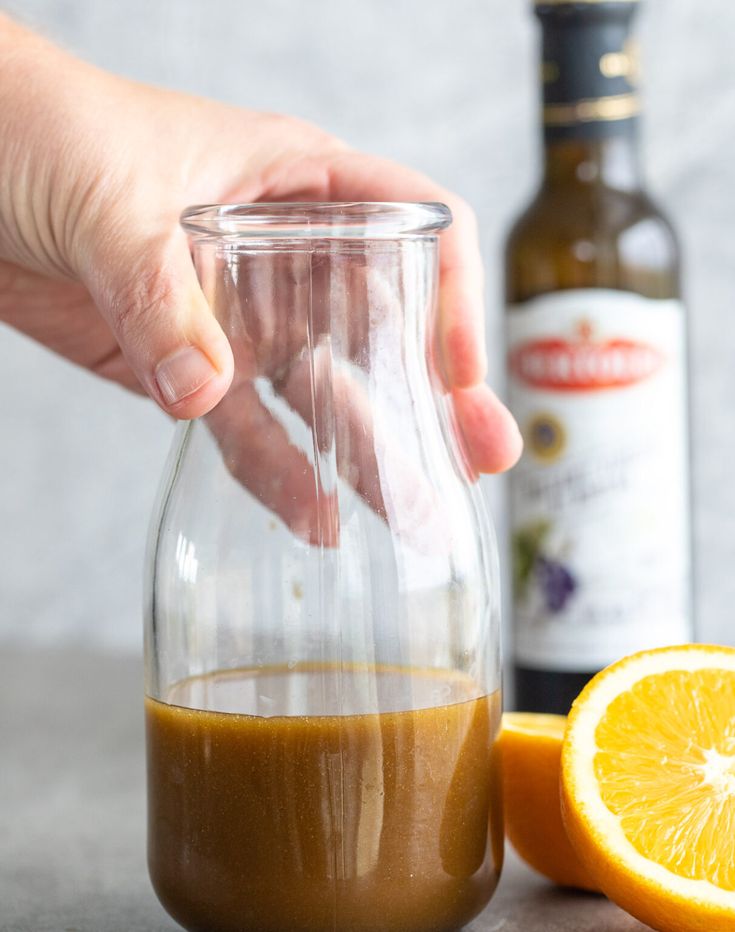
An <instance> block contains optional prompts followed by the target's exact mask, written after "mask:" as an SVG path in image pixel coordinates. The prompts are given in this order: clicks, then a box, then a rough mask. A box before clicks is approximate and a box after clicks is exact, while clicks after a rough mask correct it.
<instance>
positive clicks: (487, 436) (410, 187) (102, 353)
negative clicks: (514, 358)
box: [0, 15, 521, 510]
mask: <svg viewBox="0 0 735 932" xmlns="http://www.w3.org/2000/svg"><path fill="white" fill-rule="evenodd" d="M0 116H1V117H2V125H3V131H2V133H1V134H0V178H2V180H3V183H2V184H1V185H0V321H3V322H4V323H6V324H8V325H10V326H12V327H14V328H16V329H17V330H19V331H21V332H22V333H25V334H27V335H28V336H30V337H32V338H33V339H35V340H37V341H38V342H40V343H42V344H43V345H45V346H46V347H48V348H49V349H51V350H53V351H54V352H56V353H58V354H60V355H62V356H64V357H66V358H67V359H69V360H71V361H72V362H74V363H76V364H78V365H80V366H83V367H85V368H86V369H89V370H90V371H92V372H94V373H96V374H97V375H99V376H102V377H104V378H106V379H110V380H112V381H115V382H117V383H119V384H120V385H123V386H125V387H126V388H128V389H131V390H133V391H137V392H145V393H147V394H148V395H150V397H151V398H152V399H153V400H154V401H155V402H156V403H157V404H158V405H159V406H160V407H161V408H162V409H163V410H164V411H166V412H167V413H168V414H170V415H172V416H173V417H175V418H183V419H189V418H194V417H199V416H201V415H205V414H207V413H208V412H210V411H211V410H212V409H213V408H214V407H215V406H216V405H218V402H220V400H221V399H222V398H223V396H225V393H226V392H227V391H228V388H229V387H230V384H231V382H232V380H233V374H234V371H235V367H234V358H233V349H232V347H231V345H230V343H229V341H228V339H227V338H226V336H225V334H224V332H223V331H222V329H221V327H220V325H219V323H218V322H217V320H216V319H215V317H214V315H213V313H212V311H211V309H210V308H209V306H208V304H207V301H206V299H205V297H204V295H203V293H202V290H201V288H200V286H199V283H198V281H197V277H196V274H195V271H194V267H193V265H192V262H191V258H190V254H189V249H188V245H187V242H186V237H185V235H184V233H183V232H182V230H181V229H180V227H179V223H178V218H179V214H180V213H181V211H182V210H183V209H184V208H185V207H186V206H188V205H190V204H197V203H213V202H250V201H278V200H282V201H298V200H314V201H330V200H348V201H359V200H370V201H391V200H393V201H395V200H402V201H443V202H444V203H446V204H447V205H448V206H449V207H450V208H451V210H452V213H453V215H454V222H453V225H452V227H451V228H450V229H449V230H448V231H447V232H445V233H444V234H443V235H442V238H441V249H440V312H439V320H438V325H437V334H436V339H437V346H438V358H439V362H440V368H441V370H442V378H443V381H444V383H445V387H446V390H447V392H448V393H451V396H452V401H453V404H454V409H455V413H456V420H457V422H458V424H459V426H460V429H461V431H462V434H463V437H464V441H465V449H466V453H467V458H468V460H469V465H470V467H471V468H472V469H473V470H474V471H475V472H499V471H502V470H504V469H507V468H508V467H509V466H511V465H512V464H513V463H514V462H515V461H516V459H517V458H518V456H519V454H520V447H521V441H520V436H519V433H518V430H517V428H516V426H515V423H514V422H513V419H512V418H511V416H510V414H509V413H508V411H507V410H506V409H505V407H504V406H503V405H502V404H501V403H500V402H499V401H498V399H497V398H496V397H495V395H494V394H493V393H492V392H491V390H490V389H489V388H488V386H487V385H485V384H484V378H485V374H486V359H485V352H484V338H483V301H482V288H483V271H482V265H481V259H480V252H479V247H478V239H477V230H476V223H475V219H474V216H473V213H472V211H471V210H470V208H469V207H468V206H467V204H466V203H465V202H464V201H462V200H461V199H460V198H458V197H457V196H456V195H454V194H452V193H450V192H449V191H446V190H444V189H443V188H441V187H440V186H438V185H436V184H435V183H434V182H432V181H431V180H429V179H428V178H426V177H424V176H423V175H421V174H418V173H417V172H414V171H412V170H410V169H407V168H405V167H403V166H400V165H397V164H394V163H392V162H389V161H386V160H384V159H380V158H377V157H374V156H370V155H365V154H362V153H359V152H356V151H353V150H352V149H350V148H349V147H348V146H347V145H345V144H344V143H343V142H342V141H340V140H338V139H336V138H334V137H333V136H331V135H329V134H327V133H325V132H323V131H322V130H321V129H319V128H317V127H316V126H313V125H311V124H309V123H306V122H304V121H301V120H298V119H295V118H293V117H287V116H279V115H274V114H269V113H259V112H255V111H250V110H244V109H240V108H235V107H230V106H225V105H223V104H220V103H217V102H214V101H210V100H205V99H202V98H198V97H193V96H189V95H184V94H179V93H175V92H171V91H167V90H161V89H159V88H154V87H148V86H145V85H142V84H138V83H135V82H132V81H128V80H124V79H121V78H118V77H116V76H113V75H110V74H107V73H106V72H104V71H101V70H99V69H97V68H94V67H92V66H91V65H89V64H87V63H85V62H82V61H79V60H77V59H75V58H74V57H72V56H71V55H69V54H67V53H66V52H64V51H63V50H61V49H59V48H57V47H55V46H54V45H52V44H51V43H49V42H48V41H46V40H45V39H43V38H41V37H39V36H37V35H35V34H34V33H32V32H30V31H28V30H26V29H24V28H22V27H20V26H18V25H17V24H15V23H13V22H12V21H11V20H9V19H8V18H7V17H4V16H2V15H0ZM213 140H216V144H213ZM256 350H257V348H256ZM235 388H237V386H235ZM257 404H258V402H257V400H256V399H253V405H254V406H255V405H257ZM250 415H251V416H250V417H249V421H248V423H249V427H250V429H252V430H254V431H255V432H256V434H257V433H258V432H259V437H256V441H259V447H260V449H261V450H262V455H261V457H260V459H259V467H258V468H259V469H260V470H261V471H262V472H263V471H265V472H267V471H268V470H272V469H275V468H278V469H281V468H283V469H285V470H286V474H285V475H284V479H285V481H286V482H287V481H288V475H287V473H288V469H289V466H288V464H285V466H282V459H283V457H282V450H279V449H278V434H277V431H276V429H275V425H274V424H273V423H271V422H270V421H269V419H268V416H267V413H265V412H263V411H261V410H259V409H257V407H253V409H252V410H251V411H250ZM291 465H292V467H293V464H291ZM292 471H293V470H292ZM240 478H241V479H242V481H243V482H244V483H245V484H246V485H248V486H249V487H250V488H252V489H253V490H254V491H256V494H258V492H257V485H258V482H259V481H260V479H262V476H260V477H259V476H250V475H247V474H244V475H242V476H240ZM274 510H278V508H277V506H274Z"/></svg>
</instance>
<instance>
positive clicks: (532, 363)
mask: <svg viewBox="0 0 735 932" xmlns="http://www.w3.org/2000/svg"><path fill="white" fill-rule="evenodd" d="M590 329H591V328H589V325H586V326H585V325H584V324H583V325H582V326H580V328H579V332H580V338H579V339H577V340H564V339H559V338H558V337H547V338H545V339H541V340H529V341H528V342H526V343H521V344H520V346H517V347H515V349H513V350H511V352H510V355H509V366H510V370H511V372H512V373H513V374H514V375H515V376H516V377H517V378H519V379H520V380H521V381H522V382H525V383H526V385H530V386H531V387H532V388H545V389H549V390H551V391H557V392H570V391H595V390H598V389H604V388H622V387H624V386H626V385H634V384H635V383H636V382H643V381H644V380H645V379H647V378H650V376H652V375H653V374H654V373H655V372H657V371H658V370H659V369H660V368H661V366H662V365H663V363H664V356H663V353H661V352H660V351H659V350H657V349H656V348H655V347H653V346H650V345H649V344H647V343H640V342H637V341H635V340H626V339H623V338H615V339H611V340H599V341H595V340H592V339H591V338H590Z"/></svg>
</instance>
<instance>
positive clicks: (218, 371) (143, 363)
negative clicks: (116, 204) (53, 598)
mask: <svg viewBox="0 0 735 932" xmlns="http://www.w3.org/2000/svg"><path fill="white" fill-rule="evenodd" d="M83 266H84V267H83V268H82V270H81V274H82V279H83V281H84V284H85V285H86V286H87V288H88V289H89V291H90V293H91V295H92V297H93V298H94V300H95V302H96V304H97V306H98V308H99V309H100V311H101V312H102V314H103V316H104V318H105V320H106V321H107V323H108V325H109V326H110V328H111V330H112V332H113V334H114V335H115V338H116V339H117V341H118V343H119V344H120V348H121V350H122V353H123V355H124V357H125V360H126V361H127V363H128V365H129V366H130V368H131V369H132V370H133V372H134V373H135V375H136V377H137V379H138V381H139V382H140V384H141V385H142V386H143V387H144V388H145V390H146V391H147V392H148V394H149V395H150V396H151V397H152V398H153V399H154V401H156V402H157V403H158V405H159V406H160V407H161V408H162V409H163V410H164V411H166V412H167V413H168V414H171V415H173V416H174V417H177V418H185V419H187V418H194V417H199V416H200V415H202V414H205V413H206V412H207V411H209V410H211V409H212V408H213V407H214V406H215V405H216V404H217V402H218V401H219V400H220V399H221V398H222V396H223V395H224V393H225V392H226V391H227V388H228V386H229V384H230V382H231V380H232V372H233V361H232V351H231V349H230V345H229V343H228V341H227V338H226V337H225V335H224V333H223V332H222V329H221V327H220V325H219V324H218V323H217V321H216V320H215V318H214V316H213V315H212V313H211V311H210V308H209V306H208V304H207V302H206V300H205V297H204V295H203V294H202V290H201V288H200V286H199V283H198V281H197V277H196V273H195V271H194V266H193V264H192V262H191V258H190V256H189V251H188V248H187V243H186V238H185V236H184V234H183V232H181V231H179V230H178V229H176V228H175V227H174V228H173V231H172V232H171V233H170V234H164V235H157V236H146V231H145V230H138V229H135V228H132V229H129V230H121V231H120V232H118V233H117V234H116V236H115V237H114V239H108V240H107V241H105V239H104V236H103V237H102V245H101V246H100V247H97V248H93V249H92V250H90V252H89V255H88V256H87V257H86V260H85V262H84V263H83Z"/></svg>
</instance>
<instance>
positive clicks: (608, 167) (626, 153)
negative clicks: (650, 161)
mask: <svg viewBox="0 0 735 932" xmlns="http://www.w3.org/2000/svg"><path fill="white" fill-rule="evenodd" d="M637 143H638V138H637V132H636V130H635V127H630V126H629V127H627V128H626V130H625V131H624V132H621V133H620V134H614V135H608V136H603V137H597V138H591V139H590V138H587V139H585V138H576V139H548V138H547V139H546V140H545V142H544V174H543V186H544V187H550V186H554V187H558V186H560V185H565V186H566V185H573V186H582V187H584V186H587V185H590V186H603V187H609V188H617V189H619V190H623V191H634V190H639V189H640V188H641V184H642V182H641V172H640V163H639V159H638V145H637Z"/></svg>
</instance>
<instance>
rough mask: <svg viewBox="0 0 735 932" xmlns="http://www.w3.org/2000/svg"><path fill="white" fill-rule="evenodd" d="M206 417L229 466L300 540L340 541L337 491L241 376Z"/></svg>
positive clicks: (315, 542) (323, 542) (311, 542)
mask: <svg viewBox="0 0 735 932" xmlns="http://www.w3.org/2000/svg"><path fill="white" fill-rule="evenodd" d="M206 422H207V424H208V426H209V428H210V430H211V431H212V434H213V436H214V438H215V440H216V441H217V444H218V445H219V447H220V449H221V451H222V456H223V459H224V462H225V465H226V466H227V469H228V471H229V472H230V473H231V474H232V476H234V478H235V479H237V481H238V482H240V483H241V484H242V485H243V486H244V487H245V488H246V489H248V490H249V491H250V492H251V493H252V494H253V495H254V496H255V497H256V498H257V499H258V500H259V501H260V502H261V503H262V504H263V505H264V506H265V507H266V508H268V509H270V510H271V511H272V512H273V513H274V514H276V515H278V517H279V518H281V520H282V521H284V523H285V524H287V525H288V527H289V528H291V530H292V531H293V532H294V533H295V534H296V535H297V536H298V537H300V538H301V539H302V540H305V541H307V542H308V543H310V544H315V545H322V546H325V547H332V546H335V545H336V543H337V542H338V540H339V509H338V507H337V500H336V492H327V491H326V490H325V489H324V488H323V486H322V485H321V483H320V482H318V481H317V474H316V473H315V470H314V467H313V466H312V465H311V463H310V462H309V460H308V458H307V457H306V456H305V454H304V453H303V452H302V451H301V450H299V448H298V447H297V446H295V445H294V444H293V443H292V442H291V440H290V438H289V436H288V434H287V432H286V429H285V428H284V426H283V425H282V424H281V423H280V422H279V421H278V420H277V419H276V418H275V417H274V416H273V414H271V412H270V411H269V410H268V408H267V407H266V406H265V405H264V404H263V402H262V401H261V399H260V397H259V395H258V392H257V390H256V389H255V386H254V385H253V383H252V382H251V381H249V380H243V381H241V382H239V383H237V384H235V385H233V386H232V388H231V389H230V390H229V392H228V393H227V396H226V397H225V398H224V399H223V401H222V403H221V404H219V405H218V406H217V407H216V408H215V409H214V410H213V411H211V412H210V413H209V415H208V416H207V418H206Z"/></svg>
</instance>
